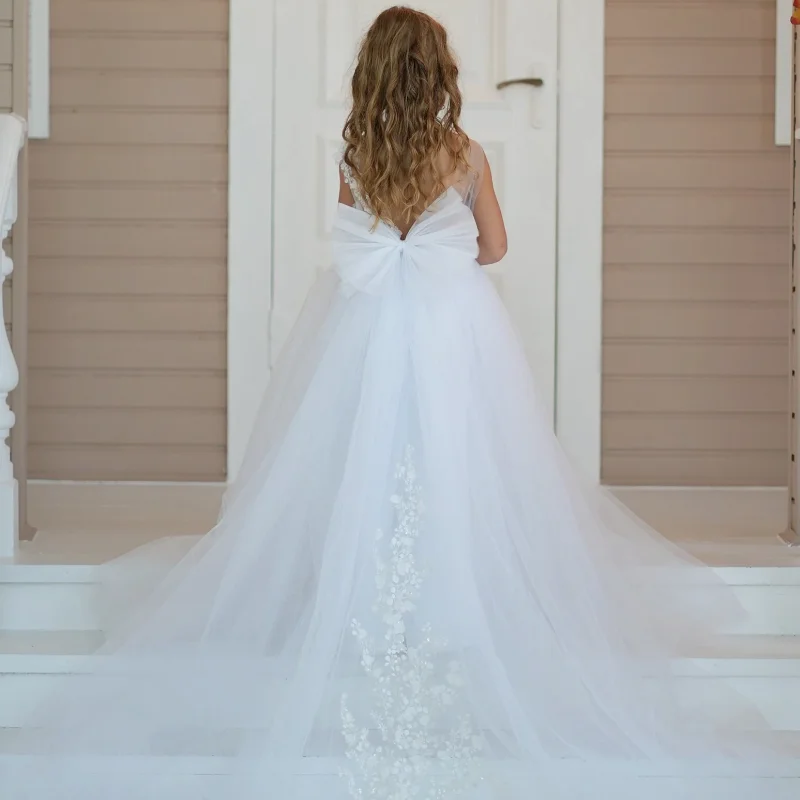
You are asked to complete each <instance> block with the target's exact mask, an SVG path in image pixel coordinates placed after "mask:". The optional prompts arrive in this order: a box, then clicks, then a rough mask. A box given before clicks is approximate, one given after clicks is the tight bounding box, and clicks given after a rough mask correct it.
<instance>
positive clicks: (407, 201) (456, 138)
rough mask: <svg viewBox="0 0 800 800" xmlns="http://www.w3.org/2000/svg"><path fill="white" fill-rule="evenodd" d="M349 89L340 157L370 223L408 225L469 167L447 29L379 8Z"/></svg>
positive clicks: (405, 11)
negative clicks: (349, 102)
mask: <svg viewBox="0 0 800 800" xmlns="http://www.w3.org/2000/svg"><path fill="white" fill-rule="evenodd" d="M352 95H353V106H352V109H351V111H350V114H349V115H348V117H347V121H346V123H345V126H344V130H343V131H342V136H343V138H344V141H345V149H344V156H343V160H344V162H345V163H346V164H347V166H348V167H349V168H350V170H351V172H352V174H353V177H354V179H355V181H356V183H357V185H358V188H359V190H360V192H361V194H362V196H363V198H364V201H365V202H366V204H367V205H368V207H369V210H370V211H371V212H372V213H373V214H374V215H375V217H376V224H377V220H384V221H386V222H394V223H399V224H410V223H411V222H413V220H414V219H415V217H416V216H417V215H418V214H419V213H420V212H421V211H423V210H424V209H425V208H426V207H427V206H428V205H429V204H430V203H432V202H433V201H434V200H435V199H436V198H437V197H439V195H441V194H442V192H443V191H444V189H445V185H446V184H445V181H446V180H447V178H448V177H450V176H451V175H453V174H454V173H455V172H459V171H461V170H468V169H469V161H468V154H469V137H468V136H467V134H466V133H464V131H463V130H462V129H461V127H460V125H459V120H460V117H461V106H462V99H461V91H460V90H459V88H458V64H457V63H456V59H455V56H454V55H453V53H452V51H451V50H450V47H449V44H448V41H447V31H446V30H445V29H444V27H443V26H442V25H441V24H440V23H439V22H437V21H436V20H435V19H434V18H433V17H430V16H429V15H428V14H424V13H422V12H420V11H415V10H414V9H411V8H407V7H405V6H394V7H392V8H389V9H387V10H386V11H384V12H382V13H381V14H380V15H379V16H378V18H377V19H376V20H375V22H373V24H372V26H371V27H370V29H369V30H368V31H367V33H366V35H365V36H364V39H363V41H362V42H361V47H360V50H359V53H358V60H357V63H356V67H355V72H354V74H353V81H352ZM443 154H447V155H449V158H444V159H442V155H443ZM443 162H445V163H447V166H446V167H444V168H442V166H441V165H442V163H443Z"/></svg>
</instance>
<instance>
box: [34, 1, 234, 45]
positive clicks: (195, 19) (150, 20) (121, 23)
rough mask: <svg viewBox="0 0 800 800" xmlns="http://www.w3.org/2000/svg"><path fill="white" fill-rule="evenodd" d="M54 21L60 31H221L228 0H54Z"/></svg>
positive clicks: (183, 33) (124, 33) (225, 24)
mask: <svg viewBox="0 0 800 800" xmlns="http://www.w3.org/2000/svg"><path fill="white" fill-rule="evenodd" d="M51 5H52V7H51V10H50V16H51V24H52V27H53V29H54V30H55V31H58V32H59V33H61V34H66V33H75V34H78V35H87V34H91V33H99V34H106V33H108V32H113V33H114V34H115V35H117V36H128V35H130V34H131V33H148V34H151V35H156V34H164V33H172V34H178V35H180V36H189V35H191V34H203V33H206V34H209V33H210V34H221V33H225V32H226V31H227V29H228V0H51Z"/></svg>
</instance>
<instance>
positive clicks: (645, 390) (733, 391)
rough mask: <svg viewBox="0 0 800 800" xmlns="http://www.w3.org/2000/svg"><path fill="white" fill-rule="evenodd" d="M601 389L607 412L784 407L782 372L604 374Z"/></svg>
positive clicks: (773, 410)
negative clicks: (779, 373) (774, 374)
mask: <svg viewBox="0 0 800 800" xmlns="http://www.w3.org/2000/svg"><path fill="white" fill-rule="evenodd" d="M603 393H604V408H605V411H606V412H607V413H615V412H630V413H631V414H643V413H644V414H656V415H657V414H662V413H665V412H666V413H675V414H681V413H704V414H709V415H714V414H728V413H731V412H736V413H742V414H746V413H752V414H759V413H766V414H782V413H785V411H786V379H785V378H784V377H783V376H780V377H764V376H761V375H752V376H743V377H742V376H729V375H725V376H721V375H714V376H708V375H703V376H695V375H667V376H661V375H660V376H649V375H647V376H636V377H629V376H613V377H610V376H606V378H605V380H604V381H603Z"/></svg>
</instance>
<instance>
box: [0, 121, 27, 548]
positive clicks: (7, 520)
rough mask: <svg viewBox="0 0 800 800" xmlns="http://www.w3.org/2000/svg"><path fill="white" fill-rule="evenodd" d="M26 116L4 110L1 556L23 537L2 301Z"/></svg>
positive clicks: (10, 359)
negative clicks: (11, 440) (12, 444)
mask: <svg viewBox="0 0 800 800" xmlns="http://www.w3.org/2000/svg"><path fill="white" fill-rule="evenodd" d="M25 130H26V125H25V120H23V119H22V118H21V117H18V116H16V115H15V114H0V229H2V233H0V236H1V237H2V239H0V558H10V557H12V556H13V555H14V553H15V552H16V549H17V543H18V541H19V514H18V505H17V481H16V478H15V477H14V465H13V464H12V463H11V449H10V447H9V441H8V440H9V437H10V436H11V429H12V428H13V427H14V412H13V411H12V410H11V408H10V407H9V404H8V395H9V394H10V393H11V392H12V391H13V390H14V389H15V388H16V386H17V383H18V382H19V370H18V369H17V362H16V361H15V360H14V354H13V353H12V352H11V344H10V342H9V341H8V333H7V331H6V322H5V314H4V309H3V303H2V294H3V284H4V283H5V280H6V278H7V277H8V276H9V275H10V274H11V271H12V270H13V269H14V262H13V261H12V260H11V258H9V256H8V255H7V254H6V251H5V247H6V239H7V238H8V235H9V234H10V233H11V229H12V228H13V227H14V223H15V222H16V221H17V175H18V163H19V153H20V150H21V149H22V147H23V145H24V144H25Z"/></svg>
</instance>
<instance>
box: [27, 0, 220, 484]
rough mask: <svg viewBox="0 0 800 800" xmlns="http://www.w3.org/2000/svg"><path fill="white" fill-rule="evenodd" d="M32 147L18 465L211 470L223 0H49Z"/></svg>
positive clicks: (130, 472) (163, 476) (216, 442)
mask: <svg viewBox="0 0 800 800" xmlns="http://www.w3.org/2000/svg"><path fill="white" fill-rule="evenodd" d="M51 19H52V55H51V58H52V74H51V81H52V87H51V91H52V137H51V139H50V140H49V141H47V142H37V143H34V144H33V145H32V147H31V195H30V204H31V236H30V240H31V253H30V259H31V264H30V329H31V334H30V365H31V377H30V386H31V398H30V403H31V413H30V444H31V447H30V462H31V463H30V469H31V477H35V478H44V479H70V480H146V481H148V480H154V481H160V480H170V481H182V480H188V481H201V480H202V481H205V480H210V481H218V480H222V479H224V475H225V463H226V441H225V439H226V409H225V405H226V363H225V361H226V343H225V339H226V330H225V328H226V291H227V288H226V287H227V279H226V263H225V259H226V224H227V108H228V105H227V104H228V100H227V80H228V79H227V51H228V2H227V0H51Z"/></svg>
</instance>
